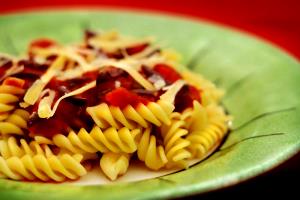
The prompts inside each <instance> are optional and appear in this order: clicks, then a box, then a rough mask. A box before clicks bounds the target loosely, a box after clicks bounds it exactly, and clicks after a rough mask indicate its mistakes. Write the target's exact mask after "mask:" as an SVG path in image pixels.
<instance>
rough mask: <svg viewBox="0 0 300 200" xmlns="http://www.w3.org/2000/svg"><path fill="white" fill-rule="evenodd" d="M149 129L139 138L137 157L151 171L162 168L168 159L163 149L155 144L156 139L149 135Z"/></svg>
mask: <svg viewBox="0 0 300 200" xmlns="http://www.w3.org/2000/svg"><path fill="white" fill-rule="evenodd" d="M150 132H151V129H150V128H147V129H146V130H144V131H143V133H142V135H141V136H140V139H139V142H138V148H137V155H138V158H139V159H140V160H141V161H144V162H145V165H146V166H147V167H149V168H150V169H153V170H158V169H160V168H162V167H164V166H165V165H166V164H167V162H168V159H167V157H166V153H165V150H164V147H163V146H162V145H158V144H157V140H156V137H155V136H154V135H151V134H150Z"/></svg>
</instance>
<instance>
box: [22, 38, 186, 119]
mask: <svg viewBox="0 0 300 200" xmlns="http://www.w3.org/2000/svg"><path fill="white" fill-rule="evenodd" d="M150 41H151V40H150V39H149V38H148V39H144V40H134V39H130V38H125V37H120V36H119V35H118V34H116V33H115V32H111V33H108V34H100V35H97V36H96V37H92V38H91V39H89V40H88V43H89V44H90V45H93V46H96V47H97V48H101V49H105V52H109V51H115V50H123V55H124V56H125V58H123V59H119V60H117V59H114V58H107V57H105V56H101V55H100V56H98V55H97V51H96V50H95V49H92V50H91V49H86V50H85V49H82V48H79V47H76V46H68V47H62V46H55V47H50V48H39V47H34V48H33V49H32V51H31V52H32V53H33V54H34V55H35V56H36V57H37V58H39V61H40V62H46V59H47V57H48V56H52V55H57V56H58V57H57V58H56V59H55V61H54V62H53V63H52V64H51V66H50V67H49V68H48V70H47V71H46V72H45V73H44V74H43V75H42V76H41V78H40V79H37V80H36V81H35V82H34V83H33V84H32V85H31V87H30V88H29V89H28V90H27V92H26V93H25V95H24V102H22V103H20V106H22V107H24V108H25V107H28V106H30V105H34V104H35V103H36V102H37V101H38V99H40V102H39V105H38V115H39V117H40V118H50V117H52V116H53V115H54V114H55V112H56V110H57V108H58V106H59V103H60V102H61V101H62V100H63V99H65V98H68V97H71V96H74V95H78V94H81V93H83V92H85V91H87V90H89V89H91V88H93V87H95V86H96V81H92V82H90V83H89V84H86V85H85V86H83V87H81V88H78V89H76V90H74V91H72V92H69V93H67V94H65V95H63V96H62V97H60V98H59V99H58V100H57V101H56V102H53V101H54V98H55V92H54V91H49V90H47V89H46V90H45V87H46V85H47V84H48V83H49V82H50V80H51V79H52V78H54V77H56V78H57V79H58V80H69V79H75V78H79V77H81V76H82V75H83V74H84V73H86V72H89V71H94V70H100V69H101V68H103V67H107V66H113V67H116V68H119V69H122V70H124V71H126V72H127V73H128V74H129V75H130V76H131V77H132V78H133V79H134V80H135V81H136V82H138V83H139V84H140V85H141V86H142V87H143V88H145V89H146V90H148V91H158V90H161V89H166V87H165V86H166V82H165V81H164V79H162V78H161V77H156V76H152V77H149V78H148V79H146V78H145V77H144V76H143V75H142V74H140V73H139V70H140V68H141V67H142V66H143V65H146V66H148V67H154V66H155V65H156V64H158V63H166V62H168V59H167V57H166V56H162V55H160V54H155V53H154V54H153V55H152V53H153V52H155V51H156V50H157V49H158V47H156V46H153V45H149V46H148V47H146V48H145V49H143V50H142V51H141V52H138V53H136V54H133V55H130V56H129V55H127V53H126V51H125V48H126V47H130V46H134V45H138V44H143V43H150ZM98 54H99V53H98ZM148 55H150V56H148ZM89 58H90V59H89ZM91 58H92V59H91ZM184 84H185V82H184V81H183V80H179V81H176V82H175V83H174V84H172V85H170V86H167V87H168V88H169V90H168V91H166V92H165V93H164V94H163V95H161V97H160V99H161V100H165V101H168V102H171V103H173V102H174V99H175V97H176V94H177V93H178V91H179V90H180V89H181V87H182V86H183V85H184ZM120 86H121V83H120V82H119V81H116V82H115V87H120ZM52 105H53V106H52Z"/></svg>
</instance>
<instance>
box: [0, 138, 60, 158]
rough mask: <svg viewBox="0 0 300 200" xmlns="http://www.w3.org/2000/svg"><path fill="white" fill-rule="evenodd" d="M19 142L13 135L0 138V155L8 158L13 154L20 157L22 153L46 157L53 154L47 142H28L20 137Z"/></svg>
mask: <svg viewBox="0 0 300 200" xmlns="http://www.w3.org/2000/svg"><path fill="white" fill-rule="evenodd" d="M19 143H20V144H18V141H17V139H16V138H15V137H13V136H10V137H8V138H5V139H2V140H0V154H1V156H2V157H3V158H4V159H8V158H10V157H14V156H15V157H19V158H20V157H22V156H24V155H30V156H34V155H44V156H46V157H49V156H51V155H54V153H53V152H52V150H51V148H50V147H49V146H48V144H39V143H38V142H36V141H31V142H30V143H28V142H26V140H25V139H20V141H19Z"/></svg>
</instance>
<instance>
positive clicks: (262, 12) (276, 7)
mask: <svg viewBox="0 0 300 200" xmlns="http://www.w3.org/2000/svg"><path fill="white" fill-rule="evenodd" d="M0 3H1V4H0V13H7V12H13V11H19V10H28V9H32V8H34V9H37V8H40V7H44V8H45V7H46V8H47V7H55V6H60V7H61V6H63V7H65V6H70V5H71V6H72V7H74V6H75V7H82V6H97V7H103V6H114V7H126V8H139V9H146V10H159V11H167V12H170V13H174V14H176V13H177V14H178V13H180V14H184V15H188V16H193V17H197V18H204V19H209V20H212V21H217V22H219V23H224V24H227V25H230V26H234V27H238V28H240V29H243V30H246V31H249V32H252V33H254V34H256V35H259V36H261V37H263V38H265V39H268V40H270V41H272V42H273V43H276V44H277V45H279V46H281V47H282V48H284V49H286V50H287V51H289V52H290V53H291V54H293V55H294V56H296V57H298V59H299V58H300V1H299V0H180V1H179V0H161V1H159V0H7V1H4V0H3V1H0Z"/></svg>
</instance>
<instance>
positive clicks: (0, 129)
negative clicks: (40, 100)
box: [0, 109, 29, 135]
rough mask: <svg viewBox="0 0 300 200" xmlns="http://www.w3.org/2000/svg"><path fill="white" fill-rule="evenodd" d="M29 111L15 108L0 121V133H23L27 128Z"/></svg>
mask: <svg viewBox="0 0 300 200" xmlns="http://www.w3.org/2000/svg"><path fill="white" fill-rule="evenodd" d="M28 119H29V113H28V112H27V111H26V110H23V109H16V110H15V111H14V112H13V113H11V114H10V115H9V116H8V117H7V118H6V119H5V120H4V121H2V122H0V133H1V135H11V134H14V135H23V134H24V131H23V130H24V129H27V121H28Z"/></svg>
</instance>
